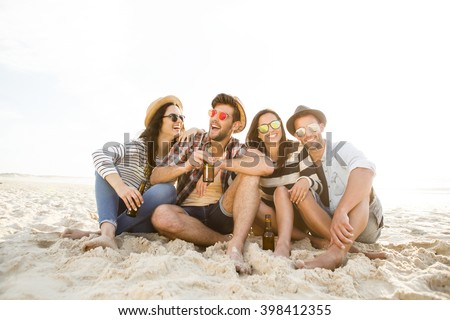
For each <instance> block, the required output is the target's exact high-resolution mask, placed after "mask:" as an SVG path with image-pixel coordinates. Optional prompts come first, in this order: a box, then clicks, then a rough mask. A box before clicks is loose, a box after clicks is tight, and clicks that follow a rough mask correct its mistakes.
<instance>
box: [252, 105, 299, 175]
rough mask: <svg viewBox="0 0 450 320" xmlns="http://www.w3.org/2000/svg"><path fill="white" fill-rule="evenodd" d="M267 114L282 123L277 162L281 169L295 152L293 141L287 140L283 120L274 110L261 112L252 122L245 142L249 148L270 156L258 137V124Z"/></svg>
mask: <svg viewBox="0 0 450 320" xmlns="http://www.w3.org/2000/svg"><path fill="white" fill-rule="evenodd" d="M266 113H271V114H273V115H274V116H275V117H276V118H277V120H279V121H280V122H281V127H280V128H281V139H280V147H279V149H278V160H277V167H278V168H280V167H282V166H283V165H284V163H285V162H286V160H287V159H288V157H289V155H290V154H291V153H292V152H293V151H294V150H293V145H292V141H290V140H287V138H286V131H285V130H284V125H283V121H282V120H281V118H280V116H279V115H278V113H276V112H275V111H273V110H272V109H263V110H261V111H259V112H258V113H257V114H256V115H255V116H254V117H253V120H252V123H251V124H250V128H249V129H248V133H247V137H246V138H245V142H246V144H247V146H248V147H251V148H256V149H258V150H259V151H261V152H263V153H264V154H265V155H267V156H270V154H269V150H268V149H267V148H266V145H265V143H264V141H262V140H261V139H260V138H259V137H258V123H259V118H261V116H262V115H264V114H266Z"/></svg>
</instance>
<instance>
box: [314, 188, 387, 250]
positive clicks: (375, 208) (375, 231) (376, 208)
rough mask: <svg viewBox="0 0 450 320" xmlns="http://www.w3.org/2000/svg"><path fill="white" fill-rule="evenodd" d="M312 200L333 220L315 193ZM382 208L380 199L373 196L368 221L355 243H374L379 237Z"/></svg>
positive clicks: (381, 223)
mask: <svg viewBox="0 0 450 320" xmlns="http://www.w3.org/2000/svg"><path fill="white" fill-rule="evenodd" d="M313 195H314V198H315V199H316V202H317V204H318V205H319V206H320V207H321V208H322V209H324V210H325V211H326V213H328V215H329V216H330V218H333V213H331V212H330V208H328V207H326V206H325V205H324V204H323V203H322V201H320V197H319V195H318V194H317V193H315V192H313ZM383 225H384V223H383V207H382V206H381V202H380V199H379V198H378V197H377V196H376V195H374V196H373V198H372V199H371V202H370V205H369V221H368V222H367V226H366V228H365V229H364V231H363V232H362V233H361V234H360V235H359V237H358V238H357V239H356V241H357V242H363V243H375V242H376V241H377V240H378V238H379V237H380V235H381V229H382V228H383Z"/></svg>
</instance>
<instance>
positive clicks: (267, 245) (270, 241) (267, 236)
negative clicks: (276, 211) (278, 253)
mask: <svg viewBox="0 0 450 320" xmlns="http://www.w3.org/2000/svg"><path fill="white" fill-rule="evenodd" d="M265 224H266V226H265V229H264V233H263V239H262V240H263V241H262V243H263V250H272V251H275V234H274V233H273V230H272V216H271V215H270V214H266V216H265Z"/></svg>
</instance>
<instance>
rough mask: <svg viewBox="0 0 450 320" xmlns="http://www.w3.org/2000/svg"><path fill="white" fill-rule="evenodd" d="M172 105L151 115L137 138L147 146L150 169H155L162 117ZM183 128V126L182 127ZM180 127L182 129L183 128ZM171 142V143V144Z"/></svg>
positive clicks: (167, 104)
mask: <svg viewBox="0 0 450 320" xmlns="http://www.w3.org/2000/svg"><path fill="white" fill-rule="evenodd" d="M171 105H173V103H172V102H168V103H166V104H164V105H162V106H161V108H159V109H158V110H157V111H156V112H155V114H154V115H153V117H152V119H151V120H150V123H149V124H148V126H147V128H145V130H144V131H143V132H142V133H141V135H140V136H139V138H141V139H142V140H144V142H145V143H146V144H147V161H148V163H149V165H150V167H151V168H154V167H156V161H155V159H156V155H157V154H158V148H159V146H158V138H159V132H160V130H161V127H162V123H163V121H162V120H163V116H164V113H166V110H167V108H168V107H170V106H171ZM183 127H184V126H183ZM183 127H182V128H183ZM173 142H174V140H173V141H171V143H173Z"/></svg>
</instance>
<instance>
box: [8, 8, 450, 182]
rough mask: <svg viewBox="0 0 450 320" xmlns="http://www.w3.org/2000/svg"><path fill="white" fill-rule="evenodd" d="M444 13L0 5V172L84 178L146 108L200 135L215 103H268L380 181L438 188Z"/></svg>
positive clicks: (444, 103)
mask: <svg viewBox="0 0 450 320" xmlns="http://www.w3.org/2000/svg"><path fill="white" fill-rule="evenodd" d="M449 8H450V4H449V2H448V1H395V0H389V1H384V0H378V1H371V2H367V1H364V2H363V1H282V0H280V1H265V0H257V1H256V0H255V1H248V0H247V1H245V0H234V1H230V0H228V1H212V0H204V1H195V0H191V1H184V0H173V1H168V0H165V1H148V0H141V1H111V0H107V1H106V0H105V1H96V0H76V1H59V0H54V1H50V0H40V1H34V0H29V1H25V0H0V147H1V157H0V173H1V172H17V173H28V174H38V175H67V176H92V175H93V165H92V161H91V152H92V151H93V150H95V149H97V148H101V147H102V146H103V144H104V143H106V142H108V141H119V142H123V134H124V133H126V132H129V133H130V135H131V136H134V135H135V134H136V133H137V132H138V131H140V130H141V129H143V120H144V116H145V111H146V108H147V106H148V104H149V103H150V102H151V101H152V100H154V99H156V98H158V97H160V96H164V95H167V94H174V95H177V96H178V97H179V98H180V99H181V101H182V102H183V104H184V106H185V114H186V115H187V120H186V125H187V127H191V126H196V127H201V128H206V127H207V124H208V118H207V110H208V109H209V107H210V103H211V100H212V99H213V98H214V96H215V95H216V94H218V93H220V92H225V93H229V94H232V95H237V96H238V97H239V98H240V99H241V100H242V102H243V103H244V106H245V107H246V111H247V115H248V118H249V119H248V121H249V122H250V121H251V119H252V118H253V116H254V115H255V113H256V112H257V111H259V110H260V109H262V108H267V107H270V108H273V109H275V110H276V111H278V112H279V113H280V115H281V116H282V118H283V120H284V121H286V120H287V119H288V117H289V116H290V115H291V114H292V113H293V111H294V110H295V108H296V107H297V106H298V105H299V104H304V105H307V106H309V107H311V108H318V109H321V110H322V111H324V112H325V114H326V115H327V117H328V122H329V125H328V127H327V131H331V132H332V133H333V139H336V140H337V139H343V140H348V141H351V142H352V143H353V144H355V145H356V146H357V147H359V148H360V149H361V150H363V151H364V152H365V153H366V155H367V156H368V157H369V158H370V159H371V160H373V161H374V162H375V163H376V165H377V168H378V176H377V179H380V181H384V182H385V183H389V184H391V183H392V184H395V183H397V182H398V181H400V180H401V181H403V182H404V183H406V184H409V183H414V182H417V181H418V179H421V178H423V177H424V176H425V174H429V175H431V177H434V178H441V177H447V178H450V172H449V170H448V168H447V166H446V164H447V162H448V159H449V157H450V152H449V148H448V147H447V143H446V141H445V140H446V139H447V138H449V134H448V132H447V129H448V127H449V121H448V118H447V117H446V116H445V115H444V110H449V108H450V90H449V89H450V59H449V57H450V41H449V40H448V39H450V31H449V30H450V19H449V18H448V17H449V16H450V10H449ZM244 133H246V131H245V132H244ZM238 137H239V138H242V139H244V137H245V135H243V134H241V135H239V136H238ZM446 168H447V169H446Z"/></svg>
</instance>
